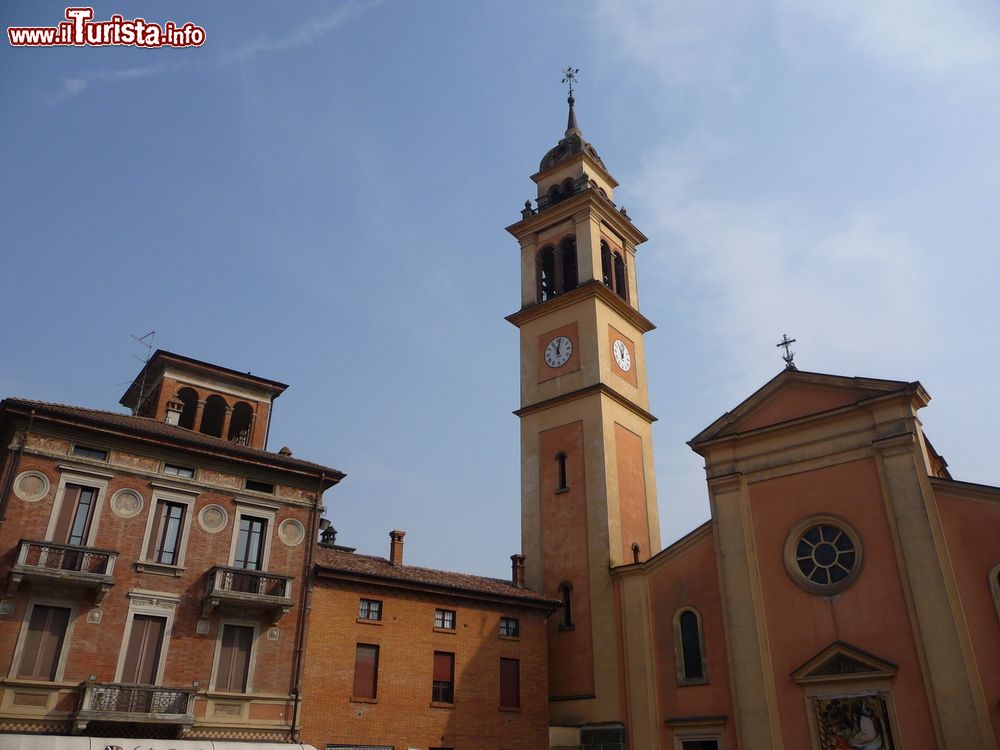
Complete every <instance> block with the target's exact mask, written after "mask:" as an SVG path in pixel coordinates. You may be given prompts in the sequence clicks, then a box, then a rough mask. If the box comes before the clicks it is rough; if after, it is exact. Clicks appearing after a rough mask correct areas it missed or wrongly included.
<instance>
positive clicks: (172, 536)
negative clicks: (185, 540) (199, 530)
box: [146, 500, 187, 565]
mask: <svg viewBox="0 0 1000 750" xmlns="http://www.w3.org/2000/svg"><path fill="white" fill-rule="evenodd" d="M186 510H187V505H185V504H184V503H178V502H173V501H170V500H157V501H156V508H155V510H154V513H155V514H156V515H155V516H154V517H153V526H152V528H151V530H150V533H149V541H148V542H147V543H146V559H147V560H152V561H154V562H158V563H162V564H163V565H178V564H179V562H178V561H179V559H180V550H181V541H182V539H181V537H182V532H183V529H184V513H185V511H186Z"/></svg>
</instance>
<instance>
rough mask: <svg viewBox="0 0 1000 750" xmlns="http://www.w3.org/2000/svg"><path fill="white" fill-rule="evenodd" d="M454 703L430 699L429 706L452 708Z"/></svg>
mask: <svg viewBox="0 0 1000 750" xmlns="http://www.w3.org/2000/svg"><path fill="white" fill-rule="evenodd" d="M454 707H455V704H454V703H440V702H438V701H431V708H454Z"/></svg>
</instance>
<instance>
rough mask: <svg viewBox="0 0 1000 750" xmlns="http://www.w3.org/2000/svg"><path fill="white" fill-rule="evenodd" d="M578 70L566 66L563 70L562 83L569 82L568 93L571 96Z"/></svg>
mask: <svg viewBox="0 0 1000 750" xmlns="http://www.w3.org/2000/svg"><path fill="white" fill-rule="evenodd" d="M579 72H580V69H579V68H573V67H567V68H566V70H564V71H563V79H562V82H563V83H568V84H569V95H570V96H573V84H574V83H576V74H577V73H579Z"/></svg>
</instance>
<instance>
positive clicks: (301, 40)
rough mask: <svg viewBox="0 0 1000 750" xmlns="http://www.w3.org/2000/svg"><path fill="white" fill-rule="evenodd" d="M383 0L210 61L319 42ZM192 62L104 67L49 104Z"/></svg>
mask: <svg viewBox="0 0 1000 750" xmlns="http://www.w3.org/2000/svg"><path fill="white" fill-rule="evenodd" d="M380 2H381V0H370V1H369V2H355V1H354V0H349V1H348V2H345V3H342V4H341V5H339V6H338V7H337V9H336V10H334V11H333V12H332V13H329V14H327V15H326V16H322V17H320V18H314V19H311V20H309V21H306V22H305V23H303V24H301V25H300V26H298V27H296V28H294V29H292V30H291V31H290V32H288V33H287V34H283V35H281V36H276V37H260V38H258V39H255V40H253V41H251V42H248V43H247V44H245V45H243V46H242V47H240V48H238V49H236V50H233V51H231V52H224V53H223V54H222V55H221V56H219V57H218V58H217V59H216V60H215V61H214V62H213V63H209V64H211V65H214V66H215V67H226V66H229V65H233V64H236V63H242V62H247V61H248V60H252V59H254V58H255V57H258V56H260V55H262V54H271V53H276V52H286V51H288V50H292V49H296V48H298V47H305V46H307V45H309V44H312V43H314V42H316V41H317V40H318V39H320V38H321V37H323V36H325V35H326V34H329V33H331V32H333V31H336V30H337V29H339V28H341V27H342V26H343V25H344V24H346V23H347V22H349V21H351V20H353V19H354V18H356V17H357V16H359V15H361V14H362V13H364V12H366V11H368V10H370V9H372V8H374V7H375V6H376V5H379V4H380ZM197 64H198V65H205V64H206V63H205V62H204V61H203V60H199V62H198V63H197ZM193 65H195V63H192V62H190V60H183V61H175V62H164V63H157V64H154V65H145V66H137V67H133V68H124V69H121V70H106V69H103V68H102V69H100V70H95V71H91V72H89V73H81V74H80V75H78V76H73V77H72V78H64V79H63V81H62V84H61V85H60V86H59V88H58V89H57V90H56V91H55V92H53V93H52V94H51V95H50V96H49V98H48V102H49V104H50V105H56V104H59V103H61V102H63V101H65V100H67V99H70V98H72V97H74V96H79V95H80V94H82V93H84V92H85V91H87V90H88V89H90V88H92V87H94V86H96V85H100V84H110V83H117V82H121V81H131V80H136V79H139V78H148V77H150V76H155V75H159V74H161V73H175V72H177V71H179V70H183V69H185V68H190V67H192V66H193Z"/></svg>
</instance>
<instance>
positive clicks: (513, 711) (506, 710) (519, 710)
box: [500, 706, 521, 714]
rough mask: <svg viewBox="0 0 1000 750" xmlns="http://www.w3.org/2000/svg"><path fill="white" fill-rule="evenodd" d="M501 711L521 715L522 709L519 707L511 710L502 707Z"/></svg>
mask: <svg viewBox="0 0 1000 750" xmlns="http://www.w3.org/2000/svg"><path fill="white" fill-rule="evenodd" d="M500 710H501V711H503V712H504V713H509V714H519V713H521V707H520V706H517V707H516V708H510V707H508V706H500Z"/></svg>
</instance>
